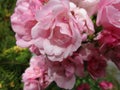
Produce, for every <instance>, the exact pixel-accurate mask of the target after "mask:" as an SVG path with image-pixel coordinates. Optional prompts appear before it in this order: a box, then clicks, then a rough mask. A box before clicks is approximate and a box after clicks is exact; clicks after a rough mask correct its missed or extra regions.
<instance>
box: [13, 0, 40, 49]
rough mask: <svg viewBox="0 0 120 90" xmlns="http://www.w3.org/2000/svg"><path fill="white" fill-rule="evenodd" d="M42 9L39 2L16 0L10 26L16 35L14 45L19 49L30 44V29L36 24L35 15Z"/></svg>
mask: <svg viewBox="0 0 120 90" xmlns="http://www.w3.org/2000/svg"><path fill="white" fill-rule="evenodd" d="M41 7H42V3H41V2H40V0H18V1H17V4H16V7H15V11H14V13H13V15H12V16H11V24H12V28H13V30H14V32H15V33H16V35H15V36H16V39H17V41H16V43H17V45H18V46H21V47H29V46H30V45H31V44H32V37H31V29H32V27H33V26H34V25H35V24H36V23H37V21H36V20H35V14H36V11H37V10H38V9H40V8H41Z"/></svg>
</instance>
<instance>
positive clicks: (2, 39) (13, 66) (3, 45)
mask: <svg viewBox="0 0 120 90" xmlns="http://www.w3.org/2000/svg"><path fill="white" fill-rule="evenodd" d="M15 3H16V0H0V90H23V83H22V82H21V75H22V73H23V72H24V70H25V69H26V68H27V67H28V66H29V59H30V58H31V56H32V55H31V53H30V52H29V50H28V49H25V48H20V47H17V46H16V44H15V42H16V41H15V33H14V32H13V31H12V28H11V24H10V16H11V14H12V13H13V12H14V7H15ZM113 71H114V70H113ZM105 80H107V81H111V82H113V83H114V86H115V88H114V90H120V88H119V84H118V82H117V81H116V80H115V79H114V78H113V77H112V75H111V74H110V75H108V77H107V78H105ZM81 83H89V84H90V85H91V88H92V89H91V90H100V89H99V87H98V86H97V84H98V81H94V80H92V79H91V77H89V76H87V77H85V78H79V79H78V78H77V81H76V85H75V86H78V85H79V84H81ZM47 90H63V89H60V88H58V87H57V86H56V84H55V83H52V84H51V85H50V86H49V87H48V88H47ZM73 90H75V88H74V89H73Z"/></svg>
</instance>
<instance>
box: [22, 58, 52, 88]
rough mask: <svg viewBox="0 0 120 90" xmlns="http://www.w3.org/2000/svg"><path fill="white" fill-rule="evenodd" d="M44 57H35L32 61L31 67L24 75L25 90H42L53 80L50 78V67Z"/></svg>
mask: <svg viewBox="0 0 120 90" xmlns="http://www.w3.org/2000/svg"><path fill="white" fill-rule="evenodd" d="M45 60H46V58H45V57H44V56H33V57H32V58H31V60H30V67H28V68H27V69H26V70H25V73H23V75H22V81H23V82H24V90H40V89H39V88H46V87H47V86H48V85H49V84H50V83H51V82H52V80H50V79H49V76H48V67H47V65H46V63H45Z"/></svg>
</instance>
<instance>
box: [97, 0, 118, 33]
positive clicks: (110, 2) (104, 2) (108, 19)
mask: <svg viewBox="0 0 120 90" xmlns="http://www.w3.org/2000/svg"><path fill="white" fill-rule="evenodd" d="M98 9H99V10H98V15H97V25H102V26H103V27H104V28H105V29H108V30H114V29H117V30H118V31H119V32H120V0H100V3H99V8H98Z"/></svg>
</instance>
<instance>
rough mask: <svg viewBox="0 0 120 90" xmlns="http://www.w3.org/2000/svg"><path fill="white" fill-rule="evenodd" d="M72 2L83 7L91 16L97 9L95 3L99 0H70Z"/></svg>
mask: <svg viewBox="0 0 120 90" xmlns="http://www.w3.org/2000/svg"><path fill="white" fill-rule="evenodd" d="M70 1H72V2H74V3H75V4H76V5H77V6H78V7H80V8H84V9H85V10H86V11H87V13H88V15H89V16H92V15H93V14H95V13H96V11H97V5H98V3H99V1H100V0H70Z"/></svg>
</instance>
